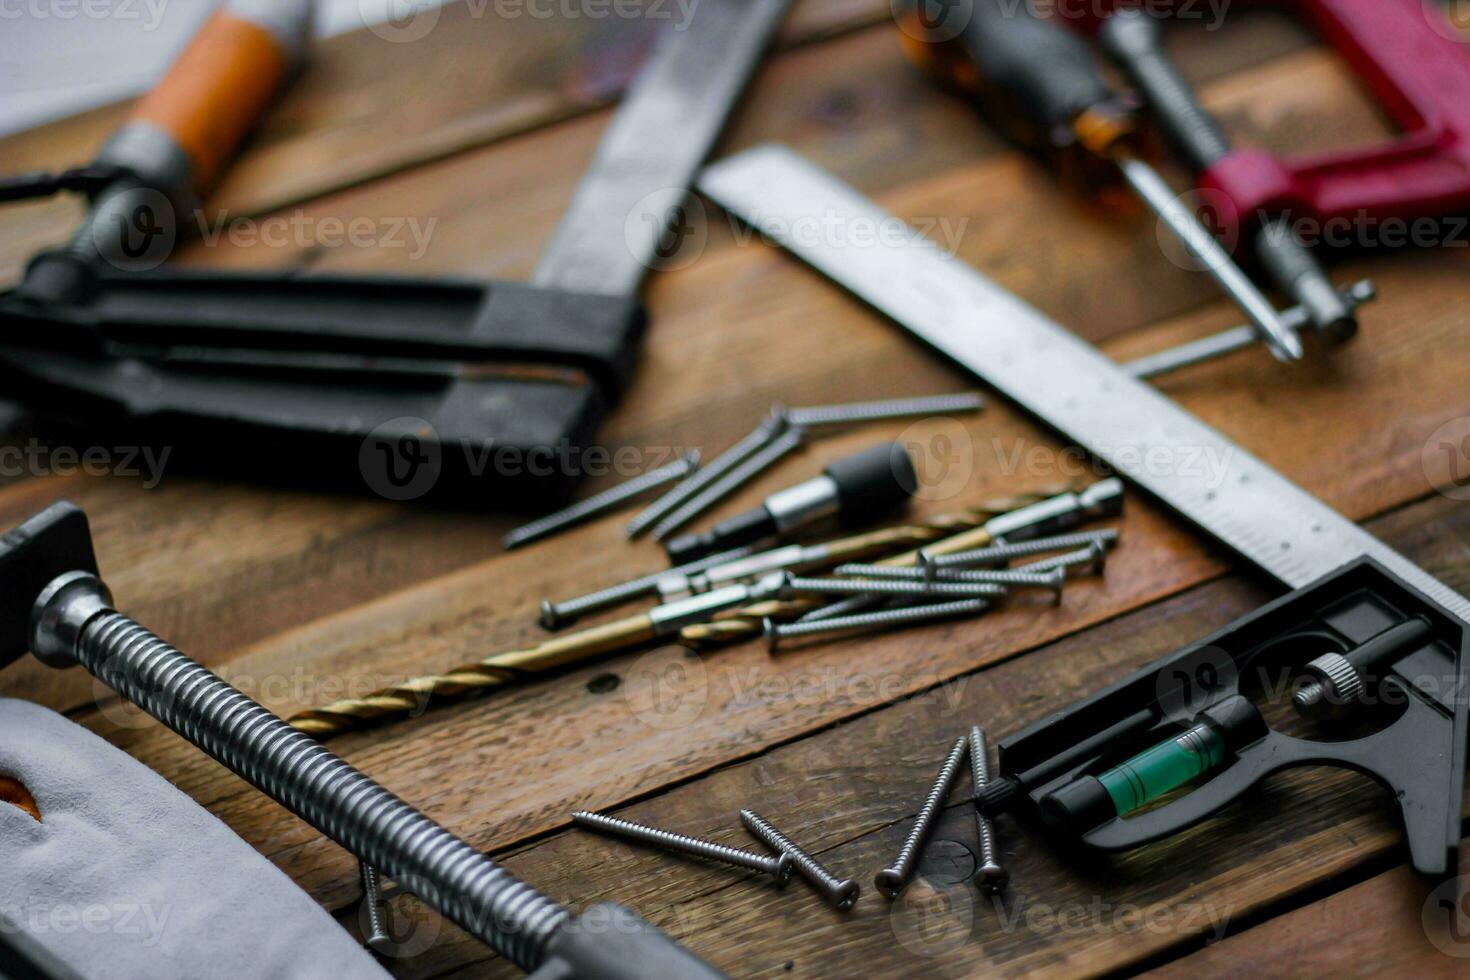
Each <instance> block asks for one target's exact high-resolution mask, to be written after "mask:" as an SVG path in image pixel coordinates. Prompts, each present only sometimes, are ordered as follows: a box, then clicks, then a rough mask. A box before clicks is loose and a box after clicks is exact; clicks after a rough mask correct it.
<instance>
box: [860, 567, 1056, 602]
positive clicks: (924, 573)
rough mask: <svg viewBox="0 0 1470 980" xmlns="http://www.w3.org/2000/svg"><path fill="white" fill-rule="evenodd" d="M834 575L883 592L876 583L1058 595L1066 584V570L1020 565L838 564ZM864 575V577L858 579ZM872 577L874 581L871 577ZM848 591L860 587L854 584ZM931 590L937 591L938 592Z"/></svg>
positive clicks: (876, 592) (880, 593)
mask: <svg viewBox="0 0 1470 980" xmlns="http://www.w3.org/2000/svg"><path fill="white" fill-rule="evenodd" d="M837 574H838V575H849V576H854V577H855V578H854V579H853V583H854V585H859V586H864V587H866V590H867V591H868V592H870V593H871V594H873V595H882V594H884V593H883V591H882V589H881V588H879V586H880V585H890V586H891V585H894V584H899V583H901V584H904V585H917V586H919V587H921V588H929V589H938V588H939V587H940V586H943V585H947V584H961V585H963V584H969V585H982V584H988V585H998V586H1010V587H1016V588H1026V589H1047V590H1048V591H1050V592H1051V593H1053V594H1054V595H1056V596H1058V597H1060V596H1061V594H1062V586H1063V585H1064V584H1066V580H1067V573H1066V571H1065V570H1064V569H1061V568H1055V567H1053V568H1049V569H1043V570H1042V571H1039V572H1032V571H1024V570H1021V569H1004V570H998V571H997V570H988V569H987V570H984V571H960V570H955V571H948V572H943V573H941V574H939V575H933V574H930V573H929V570H928V568H927V567H926V568H888V567H885V566H883V565H857V564H853V565H841V566H838V568H837ZM864 578H866V579H868V581H866V582H864V581H862V580H863V579H864ZM873 579H876V580H877V581H872V580H873ZM851 591H854V592H856V591H860V590H859V589H857V588H854V589H853V590H851ZM934 594H936V595H940V594H943V593H941V592H937V591H936V592H935V593H934Z"/></svg>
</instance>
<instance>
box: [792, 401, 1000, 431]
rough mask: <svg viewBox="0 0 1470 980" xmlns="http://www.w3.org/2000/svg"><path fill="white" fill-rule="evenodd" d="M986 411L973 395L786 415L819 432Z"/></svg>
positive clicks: (799, 410)
mask: <svg viewBox="0 0 1470 980" xmlns="http://www.w3.org/2000/svg"><path fill="white" fill-rule="evenodd" d="M984 407H985V400H984V399H983V398H981V397H980V396H979V395H977V394H973V393H971V394H962V395H934V396H932V397H927V398H893V399H889V400H886V401H876V402H853V403H851V404H848V405H814V406H812V407H810V408H793V409H791V410H790V411H788V412H787V413H786V417H787V418H788V419H790V420H791V424H792V425H797V426H801V427H803V428H808V429H815V428H819V427H822V426H828V425H855V424H857V423H860V422H889V421H895V420H898V419H915V418H927V417H929V416H931V415H957V414H960V413H965V412H978V411H980V410H981V409H983V408H984Z"/></svg>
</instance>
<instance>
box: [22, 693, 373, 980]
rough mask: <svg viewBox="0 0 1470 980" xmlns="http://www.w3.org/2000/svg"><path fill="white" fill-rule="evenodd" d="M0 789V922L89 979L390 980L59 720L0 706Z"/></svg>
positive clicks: (88, 736)
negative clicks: (26, 803)
mask: <svg viewBox="0 0 1470 980" xmlns="http://www.w3.org/2000/svg"><path fill="white" fill-rule="evenodd" d="M0 777H8V780H3V781H4V782H8V785H9V790H10V791H9V792H4V791H0V913H4V915H3V918H6V919H9V920H10V921H11V922H13V923H14V924H15V925H16V926H18V927H19V929H20V930H21V931H22V932H25V933H26V934H28V935H29V936H30V937H31V938H32V939H33V940H34V941H35V942H36V943H37V944H39V945H40V946H42V947H43V948H45V949H46V950H48V951H50V952H51V953H52V954H53V955H55V956H56V957H57V958H58V959H60V960H61V961H62V962H63V963H65V964H66V965H67V966H70V967H71V968H73V969H74V970H76V971H77V972H79V973H80V974H82V975H83V976H84V977H87V978H89V980H92V978H96V980H107V978H118V980H134V978H137V977H151V978H159V980H164V978H178V980H209V978H214V977H220V978H231V980H235V978H257V977H259V978H267V977H291V978H296V977H301V978H306V977H310V978H321V977H327V978H330V980H359V978H362V980H382V978H385V977H387V976H388V974H387V973H386V972H384V971H383V969H382V968H381V967H380V966H378V964H377V963H376V962H375V961H374V960H373V958H372V956H371V955H370V954H369V953H368V952H367V951H366V950H364V949H363V948H362V947H361V946H359V945H358V944H357V943H356V942H355V941H354V940H353V938H352V937H351V936H350V935H349V934H348V933H347V932H346V931H345V930H343V929H342V927H341V926H339V925H338V924H337V923H336V921H335V920H333V918H332V917H331V916H330V915H328V914H327V912H326V911H325V910H324V909H323V908H322V907H321V906H320V905H318V904H317V903H316V902H315V901H313V900H312V899H311V897H310V896H308V895H307V894H306V893H305V892H303V891H302V890H301V889H300V888H298V887H296V885H295V884H294V883H293V882H292V881H291V879H290V878H288V877H287V876H286V875H285V874H283V873H282V872H281V871H280V870H279V869H278V868H276V866H275V865H273V864H271V863H270V862H269V861H267V860H266V859H265V858H264V857H262V856H261V855H260V854H259V853H258V852H257V851H256V850H255V849H254V848H252V847H251V846H250V845H248V844H246V843H245V842H244V841H243V840H241V839H240V838H239V837H237V836H236V835H235V833H234V832H233V831H232V830H230V828H229V827H227V826H225V825H224V824H223V823H221V822H220V821H219V820H218V819H216V818H215V817H214V816H212V815H211V814H210V813H209V812H208V811H206V810H205V809H204V808H203V807H201V806H199V805H198V804H197V803H195V802H194V801H193V800H191V799H189V797H187V796H185V795H184V794H183V793H181V792H179V791H178V790H177V789H175V788H174V786H173V785H172V784H170V783H169V782H168V781H167V780H165V779H163V777H161V776H159V775H158V774H157V773H155V772H153V771H152V770H151V769H149V768H147V767H146V766H144V765H142V764H141V763H139V762H138V761H136V760H135V759H133V758H132V757H131V756H129V755H127V754H126V753H124V752H122V751H120V750H118V749H116V748H114V747H113V746H112V745H111V744H109V743H108V742H106V741H104V740H103V739H101V738H98V737H97V736H96V735H93V734H92V733H91V732H89V731H87V730H86V729H84V728H82V727H81V726H79V725H76V724H74V723H73V722H70V721H68V720H67V719H65V718H63V717H62V716H61V715H58V714H56V713H55V712H53V711H50V710H48V709H46V708H42V707H40V706H39V705H35V704H31V703H29V702H26V701H16V700H11V699H0ZM9 781H14V782H9ZM17 782H18V783H19V784H21V785H22V786H24V787H25V788H26V789H27V790H28V791H29V794H30V796H31V797H33V798H34V802H35V805H36V808H37V809H38V810H39V812H40V820H37V819H36V818H35V817H34V816H32V815H31V813H29V812H27V810H26V809H25V808H23V806H22V805H19V804H18V803H16V802H13V801H10V800H11V799H12V798H14V797H16V796H18V795H23V794H18V793H17V792H15V789H16V787H15V783H17ZM262 802H263V801H262Z"/></svg>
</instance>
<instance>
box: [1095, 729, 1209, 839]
mask: <svg viewBox="0 0 1470 980" xmlns="http://www.w3.org/2000/svg"><path fill="white" fill-rule="evenodd" d="M1224 757H1225V739H1224V738H1223V737H1222V736H1221V735H1220V733H1219V732H1217V731H1216V730H1215V729H1213V728H1211V727H1210V726H1209V725H1196V726H1195V727H1193V728H1191V729H1190V730H1189V731H1187V732H1185V733H1184V734H1182V735H1179V736H1177V737H1175V738H1171V739H1169V741H1167V742H1160V743H1159V744H1158V745H1155V746H1154V747H1153V748H1151V749H1146V750H1144V751H1143V752H1140V753H1139V754H1138V755H1135V756H1134V757H1133V758H1131V759H1129V760H1128V761H1127V762H1124V763H1122V764H1121V765H1118V766H1114V767H1113V768H1112V769H1109V770H1108V771H1107V772H1105V773H1103V774H1102V775H1100V776H1098V777H1097V778H1098V780H1099V781H1100V782H1101V783H1102V784H1103V787H1104V788H1106V789H1107V791H1108V795H1109V796H1111V797H1112V798H1113V806H1114V807H1115V808H1117V811H1118V816H1120V817H1121V816H1124V815H1126V814H1129V813H1132V812H1133V811H1134V810H1137V809H1138V808H1139V807H1141V806H1143V805H1144V804H1145V803H1149V802H1151V801H1153V800H1156V799H1158V798H1159V797H1161V796H1163V795H1164V794H1165V793H1167V792H1169V791H1170V790H1171V789H1176V788H1177V787H1180V786H1183V785H1184V784H1185V783H1187V782H1189V781H1190V780H1191V779H1195V778H1196V777H1198V776H1200V775H1202V774H1204V773H1206V772H1209V771H1210V770H1211V769H1213V768H1215V766H1218V765H1219V764H1220V760H1222V759H1223V758H1224Z"/></svg>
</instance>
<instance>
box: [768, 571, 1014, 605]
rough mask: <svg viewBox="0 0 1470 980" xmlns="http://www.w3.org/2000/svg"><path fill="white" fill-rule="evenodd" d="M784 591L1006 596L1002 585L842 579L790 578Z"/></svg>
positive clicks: (913, 596) (921, 596)
mask: <svg viewBox="0 0 1470 980" xmlns="http://www.w3.org/2000/svg"><path fill="white" fill-rule="evenodd" d="M783 591H786V592H795V593H805V594H807V595H872V596H901V597H903V598H906V599H934V598H944V599H978V598H981V597H983V596H998V595H1005V593H1006V590H1005V587H1004V586H1002V585H998V584H990V583H985V584H972V583H948V582H894V581H863V580H861V579H842V578H799V577H797V576H795V575H791V574H789V573H788V574H787V575H786V578H785V583H784V586H783Z"/></svg>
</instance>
